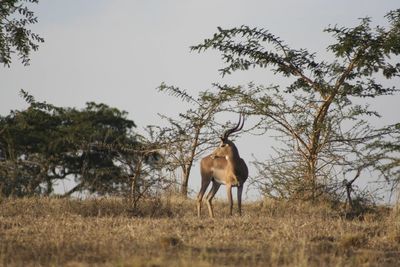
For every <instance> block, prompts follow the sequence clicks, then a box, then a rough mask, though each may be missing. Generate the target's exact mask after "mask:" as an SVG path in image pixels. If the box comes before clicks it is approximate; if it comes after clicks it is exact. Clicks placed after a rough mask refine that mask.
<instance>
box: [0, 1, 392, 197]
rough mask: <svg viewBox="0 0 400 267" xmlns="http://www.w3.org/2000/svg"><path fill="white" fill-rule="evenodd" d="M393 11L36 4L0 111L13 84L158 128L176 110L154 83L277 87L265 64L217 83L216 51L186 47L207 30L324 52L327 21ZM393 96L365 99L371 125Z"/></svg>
mask: <svg viewBox="0 0 400 267" xmlns="http://www.w3.org/2000/svg"><path fill="white" fill-rule="evenodd" d="M399 7H400V2H399V0H380V1H378V0H335V1H327V0H325V1H323V0H319V1H317V0H282V1H276V0H275V1H271V0H264V1H261V0H260V1H257V0H246V1H244V0H242V1H237V0H202V1H194V0H163V1H162V0H159V1H155V0H113V1H106V0H40V1H39V5H37V6H34V10H35V12H36V15H37V16H38V18H39V23H38V24H36V25H35V26H34V27H33V30H34V32H36V33H38V34H40V35H41V36H42V37H43V38H44V39H45V43H44V44H42V45H41V46H40V49H39V51H38V52H35V53H33V54H32V56H31V65H30V66H28V67H24V66H23V65H22V64H21V63H20V62H19V61H18V60H17V59H14V60H13V61H14V63H13V64H12V65H11V67H10V68H5V67H0V81H1V82H0V83H1V97H0V114H1V115H7V114H9V112H10V110H12V109H23V108H25V107H26V104H25V103H24V101H23V100H22V99H21V97H20V96H19V93H18V92H19V90H20V89H21V88H22V89H24V90H26V91H28V92H30V93H31V94H32V95H34V96H35V97H36V99H37V100H40V101H47V102H49V103H51V104H54V105H57V106H65V107H67V106H68V107H77V108H82V107H84V105H85V103H86V102H88V101H95V102H102V103H106V104H108V105H110V106H113V107H117V108H119V109H121V110H126V111H127V112H128V113H129V118H130V119H132V120H134V121H135V123H136V124H137V125H138V128H139V130H140V129H141V128H143V127H145V126H146V125H149V124H159V123H160V122H159V118H158V116H157V113H162V114H167V115H170V116H174V115H176V114H178V113H179V112H183V111H184V110H185V107H183V106H182V105H180V103H179V100H178V99H175V98H173V97H169V96H166V95H163V94H160V93H158V92H157V91H156V87H157V86H159V85H160V84H161V83H162V82H165V83H167V84H168V85H175V86H179V87H182V88H184V89H186V90H188V91H189V92H190V93H192V94H193V95H197V93H198V92H199V91H201V90H205V89H209V88H211V84H212V83H213V82H221V83H227V84H246V83H248V82H250V81H255V82H257V83H263V84H271V83H275V84H280V83H281V84H283V83H285V81H284V79H283V78H281V77H274V75H273V74H272V73H269V72H268V71H266V70H255V71H253V70H252V71H248V72H241V73H237V74H234V75H232V76H230V77H225V78H223V79H222V78H221V77H220V75H219V73H218V69H219V68H221V67H222V66H223V65H222V61H221V60H220V56H219V54H218V53H216V52H206V53H202V54H197V53H191V52H190V51H189V46H190V45H195V44H198V43H200V42H201V41H202V40H203V39H205V38H208V37H210V36H211V35H212V34H213V33H214V32H215V31H216V28H217V26H221V27H223V28H224V27H225V28H226V27H234V26H240V25H243V24H245V25H249V26H254V27H261V28H265V29H268V30H269V31H270V32H271V33H273V34H275V35H277V36H279V37H280V38H281V39H283V40H285V41H286V43H287V44H289V45H290V46H292V47H293V48H307V49H309V51H311V52H317V54H319V57H320V58H324V56H326V49H325V48H326V47H327V45H329V44H330V42H331V39H330V36H329V34H327V33H324V32H322V30H323V29H324V28H326V27H327V26H328V25H335V24H338V25H342V26H355V25H356V24H358V20H357V19H358V18H361V17H365V16H370V17H372V19H373V22H374V23H376V24H380V25H382V24H384V22H385V19H384V18H383V16H384V15H385V14H386V13H387V12H388V11H390V10H393V9H397V8H399ZM399 102H400V97H399V96H395V97H386V98H382V99H378V100H377V101H376V102H374V103H372V104H373V106H374V107H375V108H376V109H377V110H379V111H380V112H381V114H382V115H383V118H382V119H381V120H380V121H378V122H377V123H379V124H380V125H385V124H389V123H394V122H398V113H399V106H398V103H399ZM236 119H237V118H236V117H234V118H232V120H233V121H235V120H236ZM237 145H238V147H239V149H240V151H241V152H242V153H241V156H242V157H243V158H245V159H247V161H250V160H251V154H252V153H254V154H256V155H257V157H259V158H268V157H269V152H268V151H269V150H270V149H269V147H270V146H271V145H274V144H273V143H272V144H271V141H265V142H263V139H260V138H257V139H252V140H250V141H249V140H238V143H237ZM199 179H200V178H199V175H198V172H197V170H196V169H195V170H194V173H193V174H192V177H191V180H190V187H191V188H192V189H193V190H195V191H197V190H198V188H199V182H198V180H199ZM220 191H222V192H223V194H225V190H220ZM220 194H221V193H220Z"/></svg>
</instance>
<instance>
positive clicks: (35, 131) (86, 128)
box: [0, 91, 157, 196]
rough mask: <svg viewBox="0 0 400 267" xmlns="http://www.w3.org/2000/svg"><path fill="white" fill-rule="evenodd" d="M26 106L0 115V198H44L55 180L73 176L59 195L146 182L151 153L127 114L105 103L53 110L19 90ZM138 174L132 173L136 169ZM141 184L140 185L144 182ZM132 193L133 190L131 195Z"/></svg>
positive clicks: (120, 190)
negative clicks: (43, 195)
mask: <svg viewBox="0 0 400 267" xmlns="http://www.w3.org/2000/svg"><path fill="white" fill-rule="evenodd" d="M22 96H23V97H24V99H25V100H26V101H27V102H28V103H29V105H30V106H29V107H28V108H27V109H26V110H22V111H13V112H11V114H9V115H8V116H5V117H2V116H0V190H1V191H0V193H1V194H2V195H5V196H26V195H34V194H39V195H40V194H46V195H49V194H50V193H52V192H53V185H54V183H55V182H57V181H59V180H62V179H66V178H67V177H73V178H75V182H76V185H75V186H74V187H73V188H72V189H71V190H70V191H69V192H67V193H66V194H65V196H68V195H71V194H72V193H74V192H77V191H87V192H90V193H96V194H101V195H104V194H119V195H121V194H122V195H126V194H129V192H130V191H131V185H132V180H133V179H135V181H136V183H135V184H136V186H135V189H136V191H139V190H141V191H143V190H142V188H143V187H144V186H145V185H144V184H149V183H148V182H147V181H146V179H147V178H148V176H147V174H146V173H145V172H144V171H143V170H144V168H148V169H150V170H153V169H155V168H153V167H152V166H154V165H155V162H156V161H157V156H156V153H152V154H151V153H150V154H149V153H142V152H143V151H142V150H144V149H145V148H146V149H147V147H148V146H149V145H150V144H148V143H149V142H147V141H146V140H145V139H144V138H142V137H141V136H139V135H138V134H136V133H135V132H134V127H135V124H134V122H133V121H132V120H129V119H127V118H126V116H127V113H126V112H124V111H120V110H118V109H116V108H112V107H109V106H107V105H105V104H96V103H92V102H90V103H87V106H86V108H84V109H82V110H77V109H74V108H60V107H55V106H53V105H51V104H47V103H45V102H37V101H36V100H35V99H34V97H33V96H31V95H29V94H28V93H26V92H24V91H22ZM137 166H140V168H139V170H140V171H141V176H140V177H138V176H135V177H134V178H132V177H133V175H134V172H133V171H132V170H136V169H138V167H137ZM144 181H146V182H144ZM136 191H135V192H136Z"/></svg>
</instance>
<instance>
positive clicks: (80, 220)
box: [0, 197, 400, 267]
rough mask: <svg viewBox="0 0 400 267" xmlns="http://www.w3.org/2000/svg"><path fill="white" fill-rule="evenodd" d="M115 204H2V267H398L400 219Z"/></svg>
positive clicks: (265, 207) (297, 208) (316, 209)
mask: <svg viewBox="0 0 400 267" xmlns="http://www.w3.org/2000/svg"><path fill="white" fill-rule="evenodd" d="M127 207H128V205H127V204H126V203H125V202H124V201H123V200H120V199H94V200H71V199H52V198H29V199H9V200H3V201H2V202H1V203H0V265H3V266H70V267H72V266H76V267H81V266H399V265H400V213H399V211H398V210H387V209H381V210H376V211H371V212H370V213H369V214H365V215H364V216H363V219H362V220H361V219H353V220H348V219H345V218H343V216H342V215H341V213H340V212H339V211H337V210H336V209H334V208H331V207H329V206H328V205H326V204H319V205H315V204H314V205H310V204H307V203H301V202H299V203H285V202H272V201H269V202H263V203H261V202H259V203H251V204H247V205H245V206H244V216H242V217H238V216H233V217H229V216H227V215H226V214H227V211H228V210H227V205H225V204H224V203H216V208H215V210H216V216H217V218H216V219H214V220H213V219H209V218H208V217H207V216H206V214H204V216H203V218H202V219H201V220H198V219H197V218H196V217H195V203H194V201H192V200H182V199H179V198H173V197H170V198H168V199H163V200H159V201H151V202H147V203H143V205H142V206H141V212H140V213H136V214H133V213H132V211H130V210H129V209H128V208H127Z"/></svg>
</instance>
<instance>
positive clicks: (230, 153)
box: [211, 114, 244, 159]
mask: <svg viewBox="0 0 400 267" xmlns="http://www.w3.org/2000/svg"><path fill="white" fill-rule="evenodd" d="M243 125H244V117H243V116H242V114H240V116H239V121H238V123H237V124H236V126H235V127H233V128H230V129H227V130H225V132H224V133H223V134H222V135H221V136H220V139H221V143H220V144H219V146H218V147H217V148H216V149H215V150H214V152H213V153H212V154H211V156H212V158H218V157H224V158H227V157H230V158H231V159H232V158H236V157H238V156H239V151H238V149H237V148H236V146H235V144H234V143H233V142H232V141H231V140H229V139H228V137H229V136H230V135H231V134H233V133H235V132H239V131H240V130H242V128H243Z"/></svg>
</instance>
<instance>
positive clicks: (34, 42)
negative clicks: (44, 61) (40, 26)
mask: <svg viewBox="0 0 400 267" xmlns="http://www.w3.org/2000/svg"><path fill="white" fill-rule="evenodd" d="M38 2H39V1H38V0H1V1H0V62H1V63H3V64H4V65H5V66H10V63H11V61H12V54H14V53H16V54H17V56H18V57H19V59H20V60H21V62H22V63H23V64H24V65H29V56H30V54H31V51H36V50H38V48H39V43H43V42H44V39H43V38H42V37H40V36H39V35H38V34H36V33H33V32H32V31H31V30H30V29H29V26H30V25H32V24H35V23H37V21H38V20H37V17H36V16H35V14H34V12H32V11H31V10H30V9H29V5H28V4H37V3H38Z"/></svg>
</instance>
